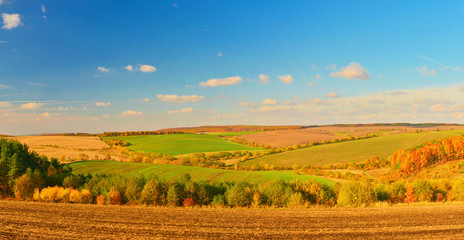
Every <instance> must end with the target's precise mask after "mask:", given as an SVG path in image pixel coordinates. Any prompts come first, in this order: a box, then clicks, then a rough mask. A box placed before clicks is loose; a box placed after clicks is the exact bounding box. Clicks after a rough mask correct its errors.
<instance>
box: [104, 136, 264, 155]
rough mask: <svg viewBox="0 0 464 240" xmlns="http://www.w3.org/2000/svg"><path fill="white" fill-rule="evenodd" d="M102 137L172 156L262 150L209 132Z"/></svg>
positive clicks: (135, 147) (137, 149) (137, 148)
mask: <svg viewBox="0 0 464 240" xmlns="http://www.w3.org/2000/svg"><path fill="white" fill-rule="evenodd" d="M102 139H121V140H123V141H126V142H129V143H131V146H129V147H128V148H129V149H130V150H133V151H145V152H159V153H164V154H168V155H171V156H177V155H183V154H189V153H197V152H221V151H244V150H246V151H251V150H261V149H260V148H254V147H249V146H246V145H242V144H238V143H234V142H231V141H227V140H224V139H222V138H220V137H217V136H213V135H207V134H169V135H141V136H120V137H103V138H102Z"/></svg>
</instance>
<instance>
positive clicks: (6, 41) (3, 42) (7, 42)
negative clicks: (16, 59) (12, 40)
mask: <svg viewBox="0 0 464 240" xmlns="http://www.w3.org/2000/svg"><path fill="white" fill-rule="evenodd" d="M0 43H8V41H0Z"/></svg>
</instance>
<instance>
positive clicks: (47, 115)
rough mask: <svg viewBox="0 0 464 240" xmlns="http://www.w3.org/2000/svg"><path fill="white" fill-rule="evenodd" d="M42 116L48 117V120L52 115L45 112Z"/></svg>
mask: <svg viewBox="0 0 464 240" xmlns="http://www.w3.org/2000/svg"><path fill="white" fill-rule="evenodd" d="M42 116H44V117H46V118H49V117H50V113H48V112H44V113H42Z"/></svg>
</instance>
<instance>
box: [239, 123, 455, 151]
mask: <svg viewBox="0 0 464 240" xmlns="http://www.w3.org/2000/svg"><path fill="white" fill-rule="evenodd" d="M463 128H464V126H446V125H440V126H435V127H424V128H416V127H403V126H359V127H348V126H347V127H345V126H321V127H312V128H306V129H295V130H278V131H266V132H259V133H251V134H245V135H240V136H237V137H238V138H242V139H245V140H247V141H251V142H256V143H258V144H265V145H270V146H273V147H282V146H292V145H294V144H305V143H309V142H322V141H324V140H332V139H336V138H343V137H360V136H365V135H372V134H377V135H392V134H401V133H407V132H412V131H416V130H420V131H435V130H440V131H442V130H450V129H463Z"/></svg>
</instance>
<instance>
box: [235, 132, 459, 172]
mask: <svg viewBox="0 0 464 240" xmlns="http://www.w3.org/2000/svg"><path fill="white" fill-rule="evenodd" d="M463 134H464V130H463V129H459V130H448V131H428V132H419V133H406V134H397V135H388V136H381V137H375V138H369V139H362V140H355V141H348V142H340V143H331V144H324V145H317V146H313V147H309V148H303V149H298V150H294V151H288V152H283V153H278V154H271V155H266V156H263V157H259V158H255V159H252V160H249V161H245V162H242V163H240V165H241V166H251V165H253V164H260V163H263V162H264V163H268V164H269V165H274V166H276V167H283V166H288V167H292V166H293V165H294V164H297V165H300V166H305V165H310V166H326V165H329V164H334V163H347V162H360V161H364V160H366V159H368V158H370V157H373V156H378V157H379V158H384V159H387V158H389V157H390V156H391V155H392V154H393V153H394V152H395V151H396V150H398V149H401V148H410V147H417V146H420V145H421V144H423V143H425V142H427V141H432V140H434V139H439V138H446V137H450V136H455V135H463Z"/></svg>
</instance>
